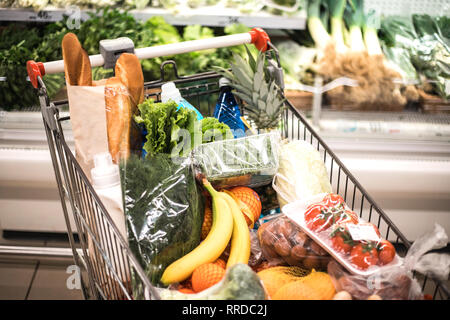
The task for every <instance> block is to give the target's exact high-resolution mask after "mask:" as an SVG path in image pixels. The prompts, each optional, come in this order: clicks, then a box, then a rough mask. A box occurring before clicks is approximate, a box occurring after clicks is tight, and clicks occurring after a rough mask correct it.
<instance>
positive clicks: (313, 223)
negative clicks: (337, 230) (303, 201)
mask: <svg viewBox="0 0 450 320" xmlns="http://www.w3.org/2000/svg"><path fill="white" fill-rule="evenodd" d="M305 222H306V226H307V227H308V228H309V229H310V230H312V231H316V232H321V231H323V230H326V229H328V228H329V227H331V225H332V222H333V221H332V214H331V213H330V212H328V208H327V207H325V206H324V205H322V204H314V205H311V206H309V207H308V208H307V210H306V212H305Z"/></svg>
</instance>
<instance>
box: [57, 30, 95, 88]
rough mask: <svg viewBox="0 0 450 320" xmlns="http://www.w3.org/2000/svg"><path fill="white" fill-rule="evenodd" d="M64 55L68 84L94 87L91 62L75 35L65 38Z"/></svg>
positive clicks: (67, 35) (71, 34)
mask: <svg viewBox="0 0 450 320" xmlns="http://www.w3.org/2000/svg"><path fill="white" fill-rule="evenodd" d="M62 54H63V59H64V72H65V76H66V82H67V83H68V84H69V85H72V86H92V69H91V61H90V60H89V55H88V54H87V52H86V51H85V50H84V49H83V48H82V47H81V44H80V41H78V38H77V36H76V35H75V34H73V33H67V34H66V35H65V36H64V38H63V40H62Z"/></svg>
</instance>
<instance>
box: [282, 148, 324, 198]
mask: <svg viewBox="0 0 450 320" xmlns="http://www.w3.org/2000/svg"><path fill="white" fill-rule="evenodd" d="M273 188H274V189H275V191H276V192H277V195H278V202H279V203H280V207H283V206H284V205H285V204H287V203H289V202H293V201H295V200H301V199H305V198H308V197H311V196H313V195H316V194H319V193H329V192H331V185H330V181H329V177H328V173H327V170H326V168H325V164H324V163H323V160H322V158H321V156H320V154H319V152H318V151H317V150H316V149H314V147H313V146H312V145H311V144H309V143H308V142H306V141H301V140H295V141H291V142H289V143H287V144H284V145H282V146H281V147H280V156H279V167H278V171H277V173H276V175H275V179H274V181H273Z"/></svg>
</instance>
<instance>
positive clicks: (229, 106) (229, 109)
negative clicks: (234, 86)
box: [214, 78, 245, 138]
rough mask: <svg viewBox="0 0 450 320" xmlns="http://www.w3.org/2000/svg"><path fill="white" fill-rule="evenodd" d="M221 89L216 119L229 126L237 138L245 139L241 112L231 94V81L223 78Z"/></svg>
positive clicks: (215, 114)
mask: <svg viewBox="0 0 450 320" xmlns="http://www.w3.org/2000/svg"><path fill="white" fill-rule="evenodd" d="M219 88H220V95H219V100H218V101H217V104H216V108H215V109H214V118H216V119H218V120H219V121H220V122H222V123H225V124H226V125H228V126H229V127H230V129H231V131H232V132H233V135H234V137H235V138H242V137H245V126H244V123H243V122H242V119H241V111H240V110H239V105H238V104H237V102H236V99H235V98H234V96H233V93H231V87H230V81H229V80H228V79H227V78H221V79H220V80H219Z"/></svg>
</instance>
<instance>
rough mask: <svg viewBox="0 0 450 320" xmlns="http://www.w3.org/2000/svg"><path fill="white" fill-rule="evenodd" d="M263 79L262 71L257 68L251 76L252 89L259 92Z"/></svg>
mask: <svg viewBox="0 0 450 320" xmlns="http://www.w3.org/2000/svg"><path fill="white" fill-rule="evenodd" d="M263 81H264V73H263V72H262V71H261V72H260V71H259V70H258V72H256V73H255V76H254V77H253V91H255V92H258V93H259V89H260V88H261V83H262V82H263Z"/></svg>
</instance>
